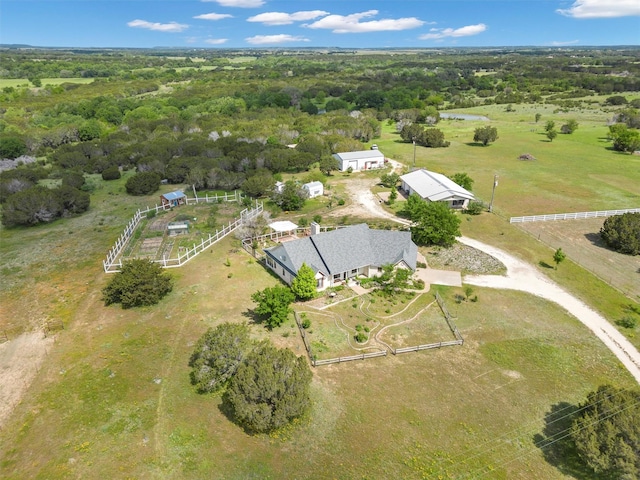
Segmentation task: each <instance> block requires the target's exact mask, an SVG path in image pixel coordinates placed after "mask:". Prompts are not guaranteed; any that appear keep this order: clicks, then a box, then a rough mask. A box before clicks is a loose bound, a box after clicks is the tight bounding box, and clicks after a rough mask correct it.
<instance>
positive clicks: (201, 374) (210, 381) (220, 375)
mask: <svg viewBox="0 0 640 480" xmlns="http://www.w3.org/2000/svg"><path fill="white" fill-rule="evenodd" d="M251 345H252V342H251V340H250V338H249V327H248V326H247V325H246V324H244V323H222V324H220V325H218V326H217V327H216V328H210V329H209V330H207V331H206V332H205V334H204V335H203V336H202V337H200V339H199V340H198V342H197V343H196V346H195V349H194V351H193V354H192V355H191V358H190V359H189V366H190V367H191V373H190V374H189V375H190V378H191V384H192V385H195V386H196V389H197V390H198V392H199V393H210V392H217V391H220V390H222V389H223V388H224V387H225V386H226V385H227V383H228V382H229V380H231V377H233V375H234V374H235V373H236V371H237V370H238V367H239V366H240V364H241V363H242V361H243V360H244V359H245V357H246V355H247V353H248V352H249V351H250V349H251Z"/></svg>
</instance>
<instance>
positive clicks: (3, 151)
mask: <svg viewBox="0 0 640 480" xmlns="http://www.w3.org/2000/svg"><path fill="white" fill-rule="evenodd" d="M25 153H27V144H26V143H25V141H24V140H23V139H22V138H20V137H13V136H1V137H0V159H2V158H10V159H14V158H18V157H20V156H22V155H24V154H25Z"/></svg>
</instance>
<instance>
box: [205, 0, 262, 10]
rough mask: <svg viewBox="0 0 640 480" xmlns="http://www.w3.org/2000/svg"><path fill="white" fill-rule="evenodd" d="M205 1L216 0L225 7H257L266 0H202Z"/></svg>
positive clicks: (215, 0)
mask: <svg viewBox="0 0 640 480" xmlns="http://www.w3.org/2000/svg"><path fill="white" fill-rule="evenodd" d="M202 1H203V2H216V3H218V4H219V5H222V6H223V7H238V8H256V7H261V6H262V5H264V0H202Z"/></svg>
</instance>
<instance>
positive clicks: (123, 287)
mask: <svg viewBox="0 0 640 480" xmlns="http://www.w3.org/2000/svg"><path fill="white" fill-rule="evenodd" d="M172 288H173V281H172V279H171V277H169V276H168V275H167V274H165V272H164V271H163V270H162V267H161V266H160V265H159V264H157V263H154V262H152V261H151V260H144V259H134V260H131V261H128V262H124V264H123V265H122V270H121V271H120V272H118V273H116V274H115V275H114V276H113V278H112V279H111V281H110V282H109V284H108V285H107V286H106V287H104V289H103V290H102V299H103V300H104V303H105V305H111V304H112V303H120V304H121V305H122V308H132V307H142V306H146V305H155V304H156V303H158V302H159V301H160V300H161V299H162V298H163V297H164V296H165V295H167V294H168V293H169V292H170V291H171V290H172Z"/></svg>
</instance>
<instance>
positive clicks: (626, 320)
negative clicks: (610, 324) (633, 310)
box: [616, 315, 638, 328]
mask: <svg viewBox="0 0 640 480" xmlns="http://www.w3.org/2000/svg"><path fill="white" fill-rule="evenodd" d="M616 325H619V326H621V327H623V328H636V325H638V320H637V319H636V318H635V317H632V316H631V315H625V316H624V317H622V318H621V319H620V320H616Z"/></svg>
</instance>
